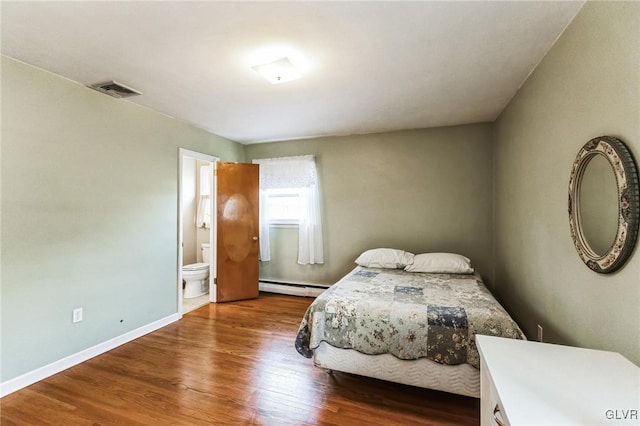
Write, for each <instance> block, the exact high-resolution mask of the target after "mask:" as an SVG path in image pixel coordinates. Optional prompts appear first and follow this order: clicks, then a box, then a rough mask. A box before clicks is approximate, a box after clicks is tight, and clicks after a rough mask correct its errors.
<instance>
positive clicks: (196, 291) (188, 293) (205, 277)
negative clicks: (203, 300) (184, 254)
mask: <svg viewBox="0 0 640 426" xmlns="http://www.w3.org/2000/svg"><path fill="white" fill-rule="evenodd" d="M201 250H202V259H203V260H204V261H205V263H192V264H190V265H184V266H183V267H182V279H183V280H184V282H185V283H186V284H185V286H184V294H183V295H182V297H183V298H185V299H192V298H194V297H198V296H202V295H203V294H207V293H209V264H208V263H206V262H208V261H209V253H210V250H211V245H210V244H209V243H203V244H202V249H201Z"/></svg>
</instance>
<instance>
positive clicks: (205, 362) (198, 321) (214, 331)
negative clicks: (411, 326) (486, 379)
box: [0, 293, 480, 426]
mask: <svg viewBox="0 0 640 426" xmlns="http://www.w3.org/2000/svg"><path fill="white" fill-rule="evenodd" d="M311 301H312V299H310V298H302V297H295V296H283V295H274V294H268V293H265V294H261V295H260V298H259V299H256V300H249V301H243V302H232V303H225V304H210V305H207V306H205V307H202V308H200V309H198V310H195V311H193V312H190V313H189V314H187V315H185V316H184V317H183V319H182V320H181V321H178V322H176V323H173V324H171V325H169V326H167V327H164V328H162V329H161V330H158V331H156V332H154V333H151V334H148V335H146V336H144V337H141V338H139V339H137V340H135V341H133V342H130V343H127V344H125V345H123V346H120V347H119V348H116V349H114V350H112V351H110V352H108V353H106V354H103V355H100V356H98V357H96V358H93V359H91V360H89V361H87V362H84V363H82V364H80V365H78V366H75V367H73V368H70V369H68V370H66V371H63V372H62V373H59V374H57V375H55V376H52V377H50V378H48V379H45V380H43V381H41V382H38V383H36V384H34V385H32V386H29V387H27V388H25V389H22V390H20V391H18V392H15V393H13V394H11V395H8V396H6V397H5V398H3V399H2V400H1V401H0V423H1V424H2V425H3V426H9V425H211V424H224V425H233V424H255V425H363V424H370V425H371V424H380V425H477V424H479V415H480V411H479V402H478V400H477V399H474V398H467V397H462V396H456V395H450V394H447V393H442V392H435V391H429V390H425V389H419V388H414V387H411V386H404V385H399V384H394V383H388V382H384V381H379V380H375V379H368V378H364V377H359V376H353V375H349V374H344V373H338V372H334V373H333V374H327V373H326V372H324V371H323V370H321V369H318V368H315V367H313V365H312V361H311V360H309V359H306V358H304V357H302V356H300V355H298V353H297V352H296V351H295V349H294V346H293V341H294V338H295V334H296V331H297V329H298V325H299V323H300V319H301V318H302V315H303V314H304V311H305V310H306V308H307V306H308V305H309V304H310V303H311Z"/></svg>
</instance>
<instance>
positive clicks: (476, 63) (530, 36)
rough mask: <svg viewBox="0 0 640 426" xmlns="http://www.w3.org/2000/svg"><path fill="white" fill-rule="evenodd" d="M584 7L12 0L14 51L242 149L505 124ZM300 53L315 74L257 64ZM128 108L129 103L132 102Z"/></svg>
mask: <svg viewBox="0 0 640 426" xmlns="http://www.w3.org/2000/svg"><path fill="white" fill-rule="evenodd" d="M582 4H583V2H581V1H580V2H555V1H538V2H488V1H487V2H485V1H475V2H178V1H175V2H174V1H169V2H136V1H129V2H115V1H113V2H91V1H84V2H73V1H71V2H8V1H3V2H2V10H1V13H2V39H1V40H2V53H3V54H4V55H7V56H10V57H13V58H16V59H19V60H21V61H24V62H26V63H29V64H32V65H35V66H38V67H41V68H44V69H46V70H49V71H52V72H54V73H56V74H59V75H62V76H64V77H67V78H69V79H71V80H74V81H77V82H79V83H81V84H83V85H88V84H93V83H99V82H103V81H107V80H116V81H118V82H120V83H123V84H125V85H128V86H131V87H133V88H135V89H137V90H139V91H141V92H143V95H142V96H138V97H135V98H130V99H129V100H128V101H130V102H135V103H137V104H140V105H144V106H146V107H149V108H151V109H153V110H156V111H160V112H163V113H165V114H168V115H171V116H173V117H176V118H177V119H180V120H182V121H185V122H188V123H192V124H194V125H195V126H198V127H201V128H203V129H206V130H208V131H210V132H212V133H215V134H218V135H221V136H224V137H227V138H229V139H231V140H234V141H238V142H242V143H255V142H264V141H271V140H286V139H297V138H305V137H313V136H325V135H347V134H361V133H374V132H382V131H388V130H399V129H415V128H424V127H434V126H446V125H455V124H464V123H474V122H484V121H493V120H494V119H496V118H497V116H498V115H499V114H500V112H501V111H502V110H503V108H504V107H505V106H506V105H507V103H508V102H509V100H510V99H511V97H512V96H513V95H514V94H515V92H516V90H517V89H518V87H519V86H520V85H521V84H522V83H523V82H524V81H525V79H526V78H527V76H528V75H529V73H530V72H531V71H532V70H533V68H534V67H535V66H536V64H537V63H538V62H539V61H540V60H541V59H542V58H543V57H544V55H545V54H546V52H547V51H548V50H549V49H550V47H551V45H552V44H553V43H554V41H555V40H556V39H557V37H558V36H559V34H560V33H561V32H562V30H563V29H564V28H565V27H566V26H567V24H568V23H569V22H570V21H571V19H572V18H573V17H574V16H575V14H576V13H577V11H578V10H579V9H580V7H581V6H582ZM282 56H288V57H289V58H290V60H291V62H293V63H294V64H295V65H296V66H298V67H299V68H300V71H301V73H302V74H303V77H302V79H300V80H296V81H293V82H289V83H283V84H278V85H271V84H269V83H268V82H267V81H265V80H263V79H262V78H261V77H260V76H259V75H257V74H256V73H255V72H254V71H253V70H252V69H251V66H252V65H256V64H259V63H263V62H267V61H268V60H272V59H277V58H279V57H282ZM118 102H126V101H123V100H120V101H118Z"/></svg>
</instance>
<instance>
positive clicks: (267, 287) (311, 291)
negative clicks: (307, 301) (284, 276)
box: [258, 281, 326, 297]
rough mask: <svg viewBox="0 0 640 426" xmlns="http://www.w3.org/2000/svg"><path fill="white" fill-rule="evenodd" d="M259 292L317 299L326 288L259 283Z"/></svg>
mask: <svg viewBox="0 0 640 426" xmlns="http://www.w3.org/2000/svg"><path fill="white" fill-rule="evenodd" d="M258 284H259V288H260V291H264V292H267V293H279V294H290V295H292V296H303V297H317V296H319V295H320V294H322V293H323V292H324V291H325V290H326V288H317V287H302V286H300V285H287V284H276V283H265V282H262V281H260V282H259V283H258Z"/></svg>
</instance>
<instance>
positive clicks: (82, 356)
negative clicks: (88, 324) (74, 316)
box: [0, 314, 180, 398]
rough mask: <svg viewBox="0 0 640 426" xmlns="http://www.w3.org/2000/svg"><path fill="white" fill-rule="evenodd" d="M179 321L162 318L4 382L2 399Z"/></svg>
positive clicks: (174, 317) (0, 390) (177, 316)
mask: <svg viewBox="0 0 640 426" xmlns="http://www.w3.org/2000/svg"><path fill="white" fill-rule="evenodd" d="M179 319H180V314H172V315H169V316H168V317H164V318H161V319H159V320H157V321H154V322H152V323H149V324H147V325H143V326H142V327H139V328H136V329H135V330H131V331H129V332H127V333H124V334H122V335H120V336H117V337H114V338H113V339H109V340H107V341H106V342H102V343H98V344H97V345H95V346H92V347H90V348H87V349H85V350H82V351H80V352H77V353H75V354H72V355H69V356H67V357H64V358H62V359H60V360H58V361H54V362H52V363H51V364H48V365H45V366H44V367H40V368H37V369H35V370H33V371H30V372H28V373H25V374H23V375H21V376H18V377H16V378H14V379H11V380H7V381H6V382H2V383H0V398H1V397H4V396H6V395H9V394H10V393H13V392H15V391H17V390H20V389H22V388H25V387H27V386H29V385H32V384H33V383H36V382H39V381H40V380H43V379H46V378H47V377H50V376H53V375H54V374H57V373H59V372H61V371H64V370H66V369H67V368H70V367H73V366H74V365H78V364H80V363H82V362H85V361H87V360H89V359H91V358H93V357H95V356H98V355H101V354H103V353H105V352H108V351H110V350H111V349H114V348H117V347H118V346H120V345H123V344H125V343H127V342H130V341H132V340H135V339H137V338H138V337H142V336H144V335H145V334H149V333H151V332H152V331H156V330H158V329H160V328H162V327H164V326H166V325H169V324H171V323H172V322H175V321H177V320H179Z"/></svg>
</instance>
